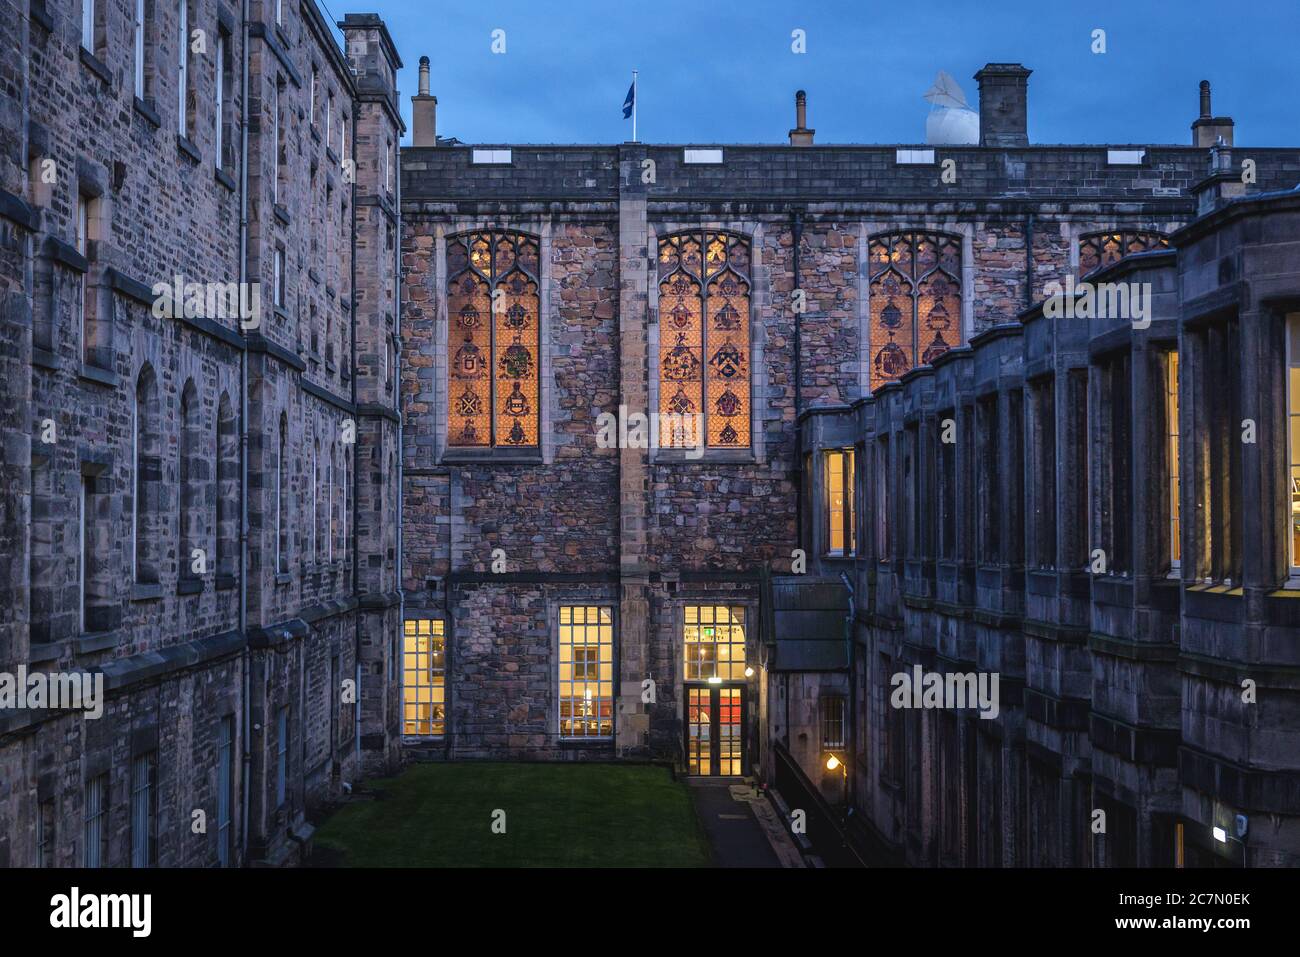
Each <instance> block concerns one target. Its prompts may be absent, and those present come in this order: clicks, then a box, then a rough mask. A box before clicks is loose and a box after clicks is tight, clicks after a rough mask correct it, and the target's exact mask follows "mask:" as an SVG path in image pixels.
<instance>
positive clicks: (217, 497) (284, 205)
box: [0, 0, 402, 866]
mask: <svg viewBox="0 0 1300 957" xmlns="http://www.w3.org/2000/svg"><path fill="white" fill-rule="evenodd" d="M83 2H86V3H88V2H89V0H83ZM277 9H278V10H279V14H278V15H279V17H280V21H279V22H276V17H277V12H276V11H277ZM145 11H146V12H145V20H144V22H143V24H142V27H141V35H140V45H139V49H140V51H141V52H142V57H143V59H142V62H141V64H140V74H139V76H138V78H137V72H136V71H137V61H136V57H137V44H136V35H135V23H134V14H135V7H134V6H133V5H132V4H108V3H104V2H102V0H101V2H99V3H96V4H95V5H94V8H93V10H92V11H91V14H90V19H91V20H92V21H93V26H92V27H91V28H90V30H89V33H88V34H87V35H83V29H82V15H83V6H82V3H77V2H72V0H68V2H63V0H31V2H30V3H29V2H28V0H16V2H14V3H9V4H8V5H7V6H6V7H5V8H4V11H3V12H4V16H3V18H0V19H2V20H3V25H2V26H0V49H2V50H3V51H4V56H3V57H2V58H0V59H2V60H3V62H4V68H3V69H4V70H5V71H6V74H7V76H6V78H5V82H4V83H3V85H2V86H3V89H2V90H0V133H2V134H3V135H2V136H0V142H3V151H2V152H0V215H2V217H3V218H0V247H2V248H3V254H2V256H0V263H2V265H0V291H2V295H3V304H2V307H0V318H2V319H3V329H4V332H3V341H4V343H5V346H4V383H5V388H4V392H5V398H4V403H5V404H4V416H3V422H2V423H0V428H2V429H3V445H2V446H0V449H2V454H3V463H2V467H3V471H4V477H5V481H4V486H3V492H2V493H0V495H2V500H0V508H2V510H3V522H2V525H3V528H4V533H3V535H4V541H3V548H2V549H0V552H2V553H3V558H0V562H3V566H4V574H3V578H2V580H0V606H2V607H3V609H4V611H3V612H0V614H3V615H4V620H3V623H2V627H0V668H2V669H3V671H4V672H5V673H6V674H14V673H15V672H16V671H17V670H18V669H19V668H26V669H29V670H32V671H43V672H50V673H74V672H86V673H91V674H99V675H102V676H103V679H104V687H105V690H106V694H107V702H106V704H105V707H104V714H103V716H102V717H100V718H90V717H88V716H86V715H84V714H82V713H80V712H78V711H73V710H67V709H63V710H60V709H51V710H32V709H5V710H2V711H0V864H2V865H8V866H30V865H33V864H42V863H44V864H57V865H67V866H74V865H75V866H80V865H82V864H83V863H92V864H98V865H101V866H126V865H129V864H131V863H133V862H134V863H140V864H157V865H162V866H182V865H184V866H196V865H211V864H219V863H224V864H229V865H240V864H256V863H279V862H283V861H287V860H293V859H295V858H296V857H298V856H299V854H300V853H301V849H302V847H303V846H304V842H305V841H306V839H307V838H309V837H310V834H311V831H312V827H311V823H310V820H311V818H312V816H313V815H314V813H315V812H316V811H317V810H318V809H319V808H320V807H321V806H322V805H323V804H325V803H327V802H328V801H330V800H332V799H334V798H336V797H337V796H338V795H339V794H340V793H341V790H342V788H343V787H344V785H345V784H346V783H347V782H349V781H352V780H355V779H356V778H357V777H358V776H359V775H360V774H361V773H363V770H372V769H379V768H386V767H391V766H393V764H394V761H395V758H396V744H397V738H396V724H395V721H396V711H395V707H394V704H395V697H393V696H392V695H391V694H390V688H391V687H392V685H391V682H390V681H389V680H388V675H389V669H390V667H391V664H390V660H389V656H390V655H391V654H392V651H393V649H394V647H395V642H396V639H397V633H398V627H399V624H398V623H399V617H400V614H399V611H398V605H399V595H398V593H397V592H398V590H397V571H396V568H397V532H396V529H397V524H398V523H397V512H398V508H397V500H396V490H397V484H396V479H395V461H394V460H395V450H396V447H397V438H396V437H397V434H398V425H397V414H396V411H395V381H394V377H393V376H392V375H391V374H389V375H388V377H387V379H385V372H384V365H383V363H385V362H387V369H388V370H389V371H390V372H391V370H392V369H393V368H394V367H395V345H396V341H395V336H396V333H397V329H396V317H397V315H398V313H399V307H398V293H397V282H396V265H397V259H396V257H397V252H396V250H397V239H396V237H397V235H398V232H399V225H398V223H397V219H396V215H397V213H396V199H395V193H396V175H395V171H394V169H393V166H394V163H395V144H396V143H397V142H398V140H399V138H400V134H401V131H402V124H401V121H400V118H399V116H398V113H397V110H396V108H395V104H396V87H395V82H394V79H395V71H396V69H397V68H398V66H399V65H400V61H399V60H398V58H397V54H396V51H395V49H394V48H393V45H392V41H391V39H390V38H389V36H388V34H387V31H386V30H385V28H384V26H383V24H382V22H381V21H379V20H378V18H376V17H374V16H361V17H352V16H350V17H347V18H346V19H345V20H343V21H342V22H341V23H340V24H339V27H340V29H341V30H342V34H343V36H344V37H345V38H346V49H341V48H340V44H339V41H338V40H336V39H335V36H334V34H333V31H332V30H331V27H330V26H329V24H328V23H327V22H326V21H325V20H324V19H323V17H322V15H321V12H320V10H319V9H318V8H317V7H316V5H315V4H314V3H311V2H310V0H308V2H304V3H302V4H301V5H300V4H287V3H286V4H282V5H280V4H273V3H258V2H254V3H252V4H251V5H250V8H249V20H248V22H246V23H245V22H243V21H242V20H241V10H240V7H239V6H238V5H234V4H229V3H226V2H224V0H185V2H183V3H179V4H178V3H171V4H169V3H156V4H155V3H150V4H148V5H146V6H145ZM182 18H183V21H182ZM182 36H184V37H187V38H188V48H189V53H188V56H186V57H184V66H183V67H182V65H181V60H182V55H181V51H182V49H183V47H182V42H181V38H182ZM245 77H246V78H247V80H246V82H245ZM83 210H84V214H83V212H82V211H83ZM83 217H84V222H85V226H84V227H82V226H79V222H81V221H83ZM176 277H179V279H177V278H176ZM177 281H179V282H181V283H184V284H191V283H198V284H209V283H212V284H246V285H245V287H244V288H246V289H251V286H252V284H257V285H258V287H259V293H260V306H261V308H260V311H259V313H258V315H257V316H256V317H250V316H248V315H246V314H240V313H237V312H231V311H228V310H223V309H221V308H219V304H218V303H217V301H214V300H204V299H200V300H199V301H198V303H197V305H196V306H194V307H193V308H191V309H187V310H184V311H183V312H180V311H177V312H173V313H168V312H166V311H165V310H162V311H160V310H159V309H158V308H156V307H157V306H158V304H159V301H160V300H159V292H158V289H156V288H155V286H156V284H162V285H163V286H167V287H170V286H172V285H173V284H174V283H175V282H177ZM236 288H238V287H236ZM83 290H84V292H83ZM236 294H237V295H238V293H236ZM236 301H238V300H236ZM214 305H217V307H216V308H214ZM353 436H355V441H353ZM277 493H278V494H277ZM363 672H364V674H363ZM358 684H360V685H361V687H360V690H358ZM363 701H364V707H363V706H362V705H361V704H360V702H363ZM281 716H283V718H284V721H283V730H284V732H285V734H284V737H283V739H282V738H281ZM363 740H364V745H363ZM198 811H202V812H203V819H204V822H205V824H206V827H205V828H204V829H202V830H201V832H199V829H197V828H196V827H194V826H193V823H194V821H195V820H196V812H198ZM146 821H147V822H148V823H142V822H146ZM91 845H97V846H93V847H92V846H91Z"/></svg>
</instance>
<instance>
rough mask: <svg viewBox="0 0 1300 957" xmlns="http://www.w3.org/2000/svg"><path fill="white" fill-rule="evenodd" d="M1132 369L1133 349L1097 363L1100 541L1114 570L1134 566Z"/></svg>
mask: <svg viewBox="0 0 1300 957" xmlns="http://www.w3.org/2000/svg"><path fill="white" fill-rule="evenodd" d="M1132 370H1133V366H1132V360H1131V357H1130V354H1129V353H1128V352H1127V351H1123V352H1118V353H1115V354H1113V355H1111V356H1109V357H1107V358H1106V359H1105V360H1104V361H1102V362H1101V363H1100V365H1099V366H1098V369H1097V375H1098V382H1097V386H1098V387H1097V392H1096V395H1097V399H1098V421H1097V429H1098V432H1097V453H1098V456H1099V461H1098V468H1097V470H1096V474H1095V478H1094V482H1093V486H1094V495H1095V498H1096V504H1097V528H1096V530H1095V531H1096V534H1097V538H1096V543H1097V544H1096V547H1097V548H1100V549H1102V550H1103V551H1104V552H1105V556H1106V558H1105V561H1106V573H1107V574H1111V575H1129V574H1131V573H1132V571H1133V551H1132V538H1133V514H1132V505H1133V497H1132V491H1133V487H1132V483H1133V480H1132V461H1133V459H1132V444H1131V443H1132V422H1133V371H1132Z"/></svg>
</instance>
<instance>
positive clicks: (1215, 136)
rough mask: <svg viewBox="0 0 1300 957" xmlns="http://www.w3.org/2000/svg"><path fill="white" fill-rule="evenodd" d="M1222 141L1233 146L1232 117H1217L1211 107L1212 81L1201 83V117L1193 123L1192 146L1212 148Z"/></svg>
mask: <svg viewBox="0 0 1300 957" xmlns="http://www.w3.org/2000/svg"><path fill="white" fill-rule="evenodd" d="M1220 140H1222V141H1223V143H1224V145H1226V146H1231V145H1232V117H1230V116H1215V115H1214V109H1213V107H1212V106H1211V105H1210V81H1209V80H1202V81H1201V115H1200V116H1198V117H1197V118H1196V119H1195V120H1194V121H1193V122H1192V145H1193V146H1200V147H1212V146H1214V145H1215V144H1216V143H1218V142H1219V141H1220Z"/></svg>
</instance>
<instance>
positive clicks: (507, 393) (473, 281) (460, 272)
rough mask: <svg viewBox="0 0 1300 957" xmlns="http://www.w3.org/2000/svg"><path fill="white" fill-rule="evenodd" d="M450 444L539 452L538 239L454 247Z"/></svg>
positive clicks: (490, 237)
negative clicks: (537, 449)
mask: <svg viewBox="0 0 1300 957" xmlns="http://www.w3.org/2000/svg"><path fill="white" fill-rule="evenodd" d="M447 276H448V279H447V318H448V335H447V355H448V370H447V371H448V390H449V394H448V406H449V408H448V410H447V423H448V424H447V444H448V445H452V446H458V447H471V448H474V447H477V448H530V447H531V448H535V447H536V446H537V436H538V428H539V425H538V423H539V418H538V407H539V404H540V402H539V392H538V384H539V382H540V370H539V368H538V356H539V353H538V347H539V342H540V338H539V334H538V333H539V328H540V323H539V318H538V317H539V298H538V281H537V276H538V251H537V240H535V239H533V238H532V237H530V236H525V235H523V234H522V233H506V232H487V233H466V234H463V235H460V236H453V237H451V238H450V239H449V240H448V241H447Z"/></svg>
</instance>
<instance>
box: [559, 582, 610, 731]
mask: <svg viewBox="0 0 1300 957" xmlns="http://www.w3.org/2000/svg"><path fill="white" fill-rule="evenodd" d="M577 609H581V610H582V612H583V619H584V620H583V621H581V622H579V621H575V620H574V619H575V617H576V616H575V615H574V612H575V611H576V610H577ZM592 612H595V613H596V620H594V621H593V620H591V617H592V616H591V613H592ZM566 613H567V616H566ZM566 617H567V618H568V620H567V621H566V620H565V619H566ZM554 620H555V675H556V679H555V680H556V690H555V729H556V736H557V737H558V739H559V740H560V741H612V740H613V739H614V736H615V734H616V731H617V728H616V721H617V710H618V709H617V707H616V699H617V697H618V695H617V688H618V624H617V622H618V609H617V607H616V606H614V605H612V604H610V603H608V602H599V601H593V602H585V601H565V602H561V603H559V604H558V605H557V606H556V609H555V619H554ZM566 628H567V629H568V630H569V634H568V637H567V639H566V635H565V630H566ZM605 628H608V629H609V640H608V641H606V640H604V637H603V636H602V634H601V632H602V630H603V629H605ZM576 629H581V630H582V637H583V639H584V640H583V641H582V643H581V644H579V643H577V642H575V640H574V638H575V630H576ZM593 629H594V630H595V638H596V640H595V641H594V642H592V641H591V640H590V635H591V633H592V630H593ZM566 648H567V649H568V650H569V652H570V654H569V658H568V661H567V662H566V661H565V649H566ZM578 648H582V649H584V650H585V649H590V648H595V649H596V657H595V662H594V663H595V668H596V675H595V677H594V678H588V677H582V678H579V677H578V673H577V670H576V665H577V656H576V649H578ZM606 649H608V658H607V657H606ZM565 664H568V665H569V668H570V671H569V675H570V677H569V678H567V679H566V678H565V677H564V666H565ZM590 664H591V661H590V660H589V659H587V660H584V671H585V670H586V669H587V668H588V667H589V666H590ZM605 664H608V665H609V669H610V677H609V679H608V680H606V679H603V678H601V676H600V672H601V668H602V666H603V665H605ZM566 684H567V685H568V686H569V691H570V692H571V693H569V694H565V693H564V690H565V685H566ZM580 685H583V686H587V687H590V686H591V685H595V687H596V696H595V698H594V701H595V713H594V714H593V715H581V716H576V717H575V715H574V712H573V706H574V705H575V704H577V703H578V702H580V701H584V700H587V699H586V697H585V696H579V695H577V694H576V693H574V692H576V690H577V688H578V687H579V686H580ZM564 702H568V703H569V705H570V713H569V717H568V720H569V724H570V730H569V732H568V733H566V732H565V730H564V722H565V716H564V714H563V707H562V706H563V703H564ZM606 703H607V704H608V709H609V712H608V713H609V718H608V723H609V733H608V734H601V733H599V726H600V725H602V724H604V723H605V722H604V719H603V716H602V714H601V707H602V705H605V704H606ZM590 724H594V725H596V726H597V732H596V733H594V734H576V733H574V731H573V729H574V727H576V726H578V725H590Z"/></svg>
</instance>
